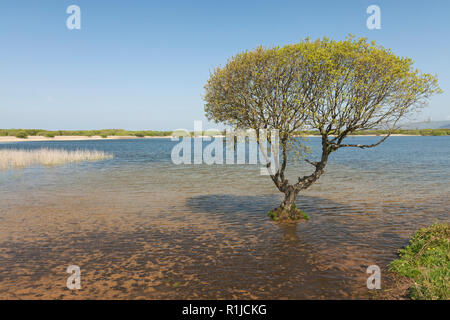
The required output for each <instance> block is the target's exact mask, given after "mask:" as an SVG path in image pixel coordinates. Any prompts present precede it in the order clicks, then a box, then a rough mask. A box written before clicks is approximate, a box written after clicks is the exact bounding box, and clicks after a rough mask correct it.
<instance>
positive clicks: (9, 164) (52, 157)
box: [0, 148, 113, 170]
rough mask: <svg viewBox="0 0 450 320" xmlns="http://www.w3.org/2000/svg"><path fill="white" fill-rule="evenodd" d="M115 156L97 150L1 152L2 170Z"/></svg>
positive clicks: (4, 150)
mask: <svg viewBox="0 0 450 320" xmlns="http://www.w3.org/2000/svg"><path fill="white" fill-rule="evenodd" d="M112 157H113V156H112V155H111V154H107V153H105V152H103V151H97V150H93V151H90V150H76V151H67V150H62V149H47V148H42V149H36V150H20V149H3V150H0V170H7V169H11V168H24V167H28V166H31V165H36V164H38V165H39V164H40V165H44V166H54V165H61V164H65V163H74V162H82V161H99V160H106V159H111V158H112Z"/></svg>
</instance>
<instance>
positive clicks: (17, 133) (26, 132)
mask: <svg viewBox="0 0 450 320" xmlns="http://www.w3.org/2000/svg"><path fill="white" fill-rule="evenodd" d="M221 133H222V134H223V135H224V134H225V132H221ZM387 133H388V131H386V130H363V131H355V132H353V133H352V135H360V136H364V135H380V136H381V135H385V134H387ZM193 134H194V133H193V132H191V135H193ZM203 134H205V132H203ZM296 134H297V135H299V136H300V135H313V136H320V133H319V131H299V132H297V133H296ZM393 134H402V135H412V136H449V135H450V129H421V130H394V131H393ZM170 135H172V131H151V130H148V131H128V130H122V129H104V130H78V131H69V130H57V131H48V130H40V129H0V137H7V136H10V137H17V138H21V139H26V138H28V137H33V136H42V137H46V138H54V137H56V136H85V137H93V136H99V137H102V138H107V137H110V136H111V137H118V136H134V137H138V138H142V137H166V136H170Z"/></svg>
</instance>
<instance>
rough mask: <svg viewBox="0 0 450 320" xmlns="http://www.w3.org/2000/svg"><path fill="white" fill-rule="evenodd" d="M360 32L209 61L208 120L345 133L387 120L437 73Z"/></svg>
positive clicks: (414, 100) (415, 102)
mask: <svg viewBox="0 0 450 320" xmlns="http://www.w3.org/2000/svg"><path fill="white" fill-rule="evenodd" d="M412 65H413V61H412V60H411V59H409V58H403V57H398V56H396V55H395V54H393V53H392V52H391V51H390V50H389V49H385V48H383V47H381V46H379V45H376V44H375V43H374V42H372V43H369V42H367V40H366V39H364V38H360V39H355V38H354V37H349V38H348V39H346V40H343V41H333V40H330V39H327V38H323V39H317V40H315V41H311V40H309V39H306V40H305V41H302V42H300V43H297V44H292V45H286V46H284V47H273V48H268V49H266V48H263V47H258V48H256V49H255V50H252V51H245V52H243V53H240V54H238V55H236V56H234V57H233V58H231V59H230V60H229V61H228V63H227V64H226V65H225V66H224V67H222V68H216V69H215V71H214V72H213V73H212V75H211V76H210V79H209V80H208V82H207V84H206V85H205V90H206V94H205V101H206V105H205V112H206V116H207V118H208V119H210V120H214V121H216V122H222V123H224V124H227V125H230V126H233V127H236V128H253V129H255V130H258V129H260V128H268V129H270V128H273V129H278V130H280V135H281V136H291V135H292V134H293V133H294V132H297V131H300V130H301V129H302V128H310V129H312V130H316V131H319V132H320V133H321V134H326V135H337V136H339V138H341V137H345V136H346V135H347V134H350V133H352V132H354V131H356V130H370V129H375V128H379V127H384V126H385V127H387V128H389V129H391V128H393V125H395V124H396V123H397V122H398V121H399V120H400V119H402V118H404V117H405V116H406V115H407V114H409V113H412V112H414V111H416V110H417V109H418V108H420V107H421V106H422V105H423V104H424V103H426V102H427V101H428V98H429V97H430V96H431V95H432V94H435V93H440V92H441V90H440V88H439V86H438V83H437V79H436V78H435V77H434V76H432V75H430V74H425V73H420V72H419V71H418V70H416V69H414V68H413V66H412Z"/></svg>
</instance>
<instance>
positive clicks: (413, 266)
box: [389, 223, 450, 300]
mask: <svg viewBox="0 0 450 320" xmlns="http://www.w3.org/2000/svg"><path fill="white" fill-rule="evenodd" d="M399 255H400V258H399V259H397V260H394V261H393V262H392V263H391V264H390V266H389V268H390V270H391V271H394V272H396V273H397V274H399V275H401V276H405V277H408V278H410V279H412V280H413V281H414V283H415V284H414V285H413V286H412V287H411V288H410V295H411V298H412V299H421V300H425V299H426V300H448V299H450V223H443V224H440V223H435V224H433V225H432V226H430V227H428V228H423V229H420V230H419V231H417V233H416V234H415V235H414V236H413V237H412V238H411V240H410V241H409V245H408V246H406V247H405V248H403V249H400V250H399Z"/></svg>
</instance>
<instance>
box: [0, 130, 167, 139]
mask: <svg viewBox="0 0 450 320" xmlns="http://www.w3.org/2000/svg"><path fill="white" fill-rule="evenodd" d="M171 133H172V131H150V130H147V131H128V130H122V129H103V130H76V131H71V130H57V131H48V130H41V129H0V137H8V136H10V137H17V138H21V139H26V138H28V137H32V136H42V137H46V138H54V137H56V136H84V137H93V136H100V137H103V138H106V137H108V136H113V137H114V136H135V137H146V136H147V137H161V136H169V135H171Z"/></svg>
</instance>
